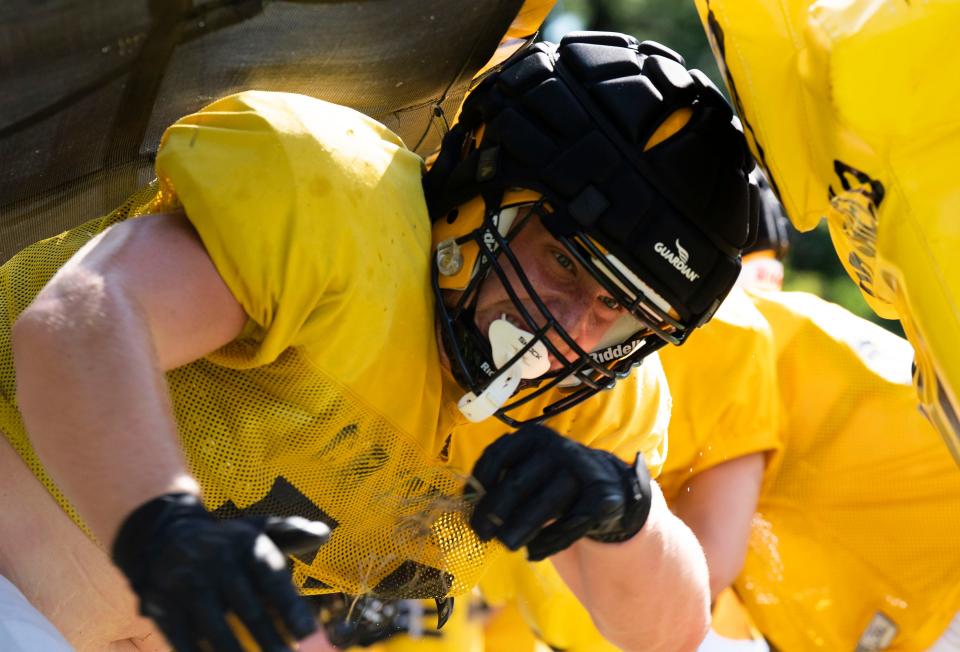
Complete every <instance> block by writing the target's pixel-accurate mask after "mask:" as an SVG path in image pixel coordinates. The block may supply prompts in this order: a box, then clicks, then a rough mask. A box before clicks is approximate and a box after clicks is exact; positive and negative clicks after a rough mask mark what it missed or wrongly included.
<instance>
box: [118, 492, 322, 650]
mask: <svg viewBox="0 0 960 652" xmlns="http://www.w3.org/2000/svg"><path fill="white" fill-rule="evenodd" d="M329 534H330V529H329V528H328V527H327V526H326V525H324V524H323V523H317V522H313V521H308V520H306V519H302V518H298V517H293V518H283V519H281V518H237V519H232V520H225V521H220V520H216V519H215V518H214V517H213V516H212V515H211V514H210V513H209V512H207V511H206V510H205V509H204V508H203V505H202V504H201V503H200V501H199V499H198V498H196V497H195V496H192V495H190V494H166V495H164V496H160V497H158V498H155V499H153V500H151V501H149V502H147V503H145V504H144V505H142V506H140V507H139V508H137V509H136V510H134V511H133V513H132V514H130V516H128V517H127V519H126V520H125V521H124V523H123V525H121V527H120V532H119V534H118V535H117V538H116V541H115V542H114V544H113V560H114V562H115V563H116V564H117V566H119V567H120V569H121V570H122V571H123V572H124V573H125V574H126V576H127V578H128V579H129V580H130V584H131V585H132V587H133V590H134V591H135V592H136V594H137V595H138V596H139V598H140V612H141V613H142V614H144V615H145V616H149V617H150V618H152V619H153V620H154V621H155V622H156V623H157V625H158V626H159V627H160V629H161V630H162V631H163V633H164V635H165V636H166V637H167V641H168V642H169V643H170V645H172V646H173V648H174V649H175V650H178V651H179V652H200V651H201V650H217V651H224V652H241V651H242V648H241V646H240V643H239V642H238V640H237V637H236V636H235V635H234V632H233V630H232V629H231V628H230V626H229V625H228V623H227V619H226V615H227V613H228V612H232V613H233V614H234V615H235V616H236V617H237V618H239V619H240V621H242V622H243V624H244V625H245V626H246V628H247V629H248V630H249V632H250V634H251V635H252V636H253V638H254V639H255V640H256V641H257V643H258V644H259V646H260V648H261V650H263V652H280V651H284V652H286V651H289V649H290V648H289V647H288V645H287V644H286V642H285V641H284V634H283V633H281V631H280V627H279V626H278V623H282V627H283V628H285V629H286V632H288V633H289V635H290V636H293V637H294V638H296V639H301V638H303V637H305V636H307V635H309V634H310V633H312V632H313V631H314V630H315V629H316V621H315V619H314V617H313V614H312V612H311V610H310V608H309V607H308V606H307V604H306V603H305V602H304V601H303V600H302V599H301V598H300V596H298V595H297V592H296V590H295V589H294V587H293V584H292V583H291V581H290V574H289V571H288V570H287V565H286V559H285V557H284V554H283V553H284V552H286V553H288V554H293V553H297V552H301V553H302V552H305V551H307V550H312V549H316V548H317V547H318V546H319V545H321V544H322V543H323V542H324V541H326V539H327V537H328V536H329ZM278 546H279V547H278ZM281 551H282V552H281Z"/></svg>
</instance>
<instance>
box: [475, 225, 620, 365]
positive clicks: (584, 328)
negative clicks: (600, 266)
mask: <svg viewBox="0 0 960 652" xmlns="http://www.w3.org/2000/svg"><path fill="white" fill-rule="evenodd" d="M510 248H511V250H512V251H513V253H514V255H515V256H516V258H517V261H518V262H519V263H520V266H521V268H522V269H523V272H524V274H525V275H526V277H527V279H528V280H529V282H530V284H531V286H532V287H533V288H534V289H535V290H536V292H537V296H539V298H540V300H541V301H542V302H543V303H544V304H545V305H546V307H547V309H548V310H549V311H550V314H552V315H553V317H554V319H556V320H557V321H558V322H559V324H560V326H561V327H563V329H564V330H565V331H566V332H567V334H569V335H570V336H571V337H572V338H573V339H574V340H575V341H576V342H577V344H578V345H579V346H580V348H582V349H583V350H585V351H591V350H593V349H594V348H595V347H596V346H597V344H598V343H599V342H600V339H601V337H602V336H603V335H604V333H606V332H607V330H608V329H609V328H610V326H611V325H612V324H613V322H614V321H616V320H617V319H618V318H619V317H621V315H622V314H623V312H624V311H623V308H622V307H621V306H620V305H619V304H618V303H617V302H616V301H614V300H613V299H612V298H611V297H610V296H609V294H607V293H606V291H604V290H603V288H602V287H601V286H600V284H599V283H598V282H597V281H596V280H595V279H594V278H593V277H592V276H591V275H590V274H589V273H588V272H587V271H586V270H585V269H583V268H581V267H580V266H579V265H578V264H577V262H576V261H575V260H573V257H572V256H571V255H570V252H568V251H567V250H566V249H565V248H564V247H563V245H561V244H560V243H559V242H558V241H557V240H556V239H555V238H554V237H553V236H552V235H550V233H549V231H547V230H546V228H544V226H543V225H542V224H541V222H540V220H539V219H536V218H532V219H529V220H527V221H526V223H525V224H524V225H523V226H522V227H521V228H520V231H519V232H518V233H517V234H516V235H515V236H514V237H513V239H512V240H511V242H510ZM501 261H502V262H503V263H504V270H505V272H506V275H507V278H508V279H509V280H510V283H511V285H512V286H513V288H514V289H515V291H516V293H517V295H518V298H519V299H520V302H521V303H522V304H523V306H524V308H526V310H527V311H528V312H529V313H530V314H531V315H534V316H537V315H540V314H541V313H540V311H539V310H538V309H537V307H536V305H535V303H534V301H533V300H532V299H531V298H530V296H529V293H528V292H527V291H526V289H525V288H524V286H523V284H522V283H521V282H520V281H519V280H518V278H517V274H516V271H515V270H514V268H513V267H512V266H511V265H510V264H509V263H508V262H507V261H506V260H505V259H504V258H503V257H501ZM503 316H506V319H507V320H508V321H510V322H512V323H513V324H514V325H515V326H517V327H518V328H521V329H523V330H530V328H529V326H528V325H527V324H526V323H525V322H524V320H523V319H521V317H520V314H519V311H518V310H517V307H516V305H515V304H514V302H513V300H512V299H511V298H510V296H509V295H508V294H507V291H506V290H505V289H504V286H503V284H502V283H501V282H500V281H499V279H498V278H497V277H496V275H495V274H492V273H491V274H490V275H489V276H488V278H487V279H486V280H485V281H484V283H483V284H482V285H481V286H480V290H479V293H478V295H477V303H476V313H475V317H476V324H477V328H479V329H480V332H481V333H483V334H484V335H486V334H487V332H488V330H489V328H490V324H491V323H493V321H494V320H496V319H499V318H500V317H503ZM551 333H552V334H551V335H550V340H551V341H552V342H553V343H554V344H555V345H556V347H557V349H558V350H559V351H560V352H561V353H562V354H564V356H565V357H568V358H570V357H572V356H571V355H569V353H570V347H569V346H567V344H566V343H565V342H564V341H563V340H562V339H561V338H560V337H559V336H558V335H556V334H555V333H553V332H552V331H551ZM559 367H560V362H559V361H557V360H555V359H553V360H551V369H557V368H559Z"/></svg>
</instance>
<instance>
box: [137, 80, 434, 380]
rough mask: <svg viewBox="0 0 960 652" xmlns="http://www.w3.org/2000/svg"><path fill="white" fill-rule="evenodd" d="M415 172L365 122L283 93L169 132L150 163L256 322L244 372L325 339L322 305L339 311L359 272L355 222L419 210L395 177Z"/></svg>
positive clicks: (247, 99)
mask: <svg viewBox="0 0 960 652" xmlns="http://www.w3.org/2000/svg"><path fill="white" fill-rule="evenodd" d="M420 165H421V162H420V159H419V158H418V157H417V156H416V155H414V154H412V153H410V152H409V151H407V150H406V149H405V148H404V147H403V143H402V142H400V140H399V139H398V138H397V137H396V136H395V135H394V134H393V133H392V132H390V131H389V130H388V129H386V128H385V127H383V126H382V125H380V124H379V123H377V122H375V121H373V120H371V119H370V118H367V117H366V116H363V115H362V114H360V113H357V112H355V111H353V110H351V109H348V108H345V107H341V106H337V105H333V104H329V103H326V102H322V101H320V100H315V99H312V98H307V97H304V96H299V95H292V94H287V93H267V92H257V91H250V92H245V93H241V94H238V95H233V96H230V97H226V98H224V99H221V100H218V101H216V102H214V103H213V104H211V105H209V106H207V107H206V108H204V109H203V110H201V111H200V112H198V113H195V114H192V115H189V116H186V117H185V118H182V119H181V120H179V121H177V122H176V123H175V124H174V125H173V126H171V127H170V128H169V129H168V130H167V131H166V133H165V134H164V136H163V140H162V143H161V147H160V150H159V153H158V155H157V163H156V167H157V175H158V178H159V180H160V184H161V192H163V193H167V194H172V195H175V196H176V197H177V198H178V199H179V201H180V202H181V203H182V205H183V207H184V209H185V211H186V214H187V216H188V218H189V219H190V221H191V222H192V224H193V226H194V227H195V228H196V230H197V232H198V233H199V235H200V237H201V239H202V240H203V244H204V247H205V248H206V250H207V252H208V253H209V255H210V257H211V259H212V260H213V262H214V265H215V266H216V268H217V270H218V272H219V273H220V275H221V276H222V277H223V279H224V281H225V282H226V284H227V286H228V287H229V288H230V290H231V292H232V293H233V295H234V296H235V297H236V299H237V300H238V301H239V302H240V304H241V305H242V306H243V308H244V310H245V311H246V312H247V314H248V315H249V317H250V319H251V321H252V322H253V324H255V326H254V327H253V328H252V329H251V330H252V331H253V339H254V340H255V341H256V345H255V346H253V347H250V349H249V351H247V358H248V359H247V360H246V361H245V363H246V364H249V365H263V364H267V363H269V362H272V361H273V360H275V359H276V358H277V356H278V355H279V354H280V353H281V352H282V351H283V350H284V349H286V348H287V347H290V346H296V345H301V344H305V343H307V342H305V341H304V340H305V339H308V338H319V337H320V336H321V331H322V330H323V329H322V328H319V327H317V326H318V324H317V322H318V319H317V317H318V314H320V313H322V311H323V308H324V305H325V303H333V302H334V301H335V300H336V301H337V302H338V303H339V304H340V305H343V304H344V302H342V301H340V299H342V298H343V296H344V295H345V294H347V295H349V294H350V293H352V292H353V291H354V290H355V287H354V285H355V279H357V278H358V277H359V278H362V277H363V276H362V274H359V275H358V274H356V272H357V266H358V265H359V264H361V262H360V259H363V258H365V259H369V257H370V252H362V251H361V248H362V247H363V246H364V245H365V244H368V243H367V242H365V241H364V240H359V239H358V238H356V237H354V234H355V233H357V232H358V231H359V227H361V226H363V224H362V222H363V221H364V220H367V221H369V220H371V219H374V218H373V217H369V216H377V215H380V216H382V215H385V214H386V215H390V214H391V213H394V212H396V209H395V207H396V206H398V205H409V204H410V203H411V202H413V204H414V205H415V206H421V207H422V205H423V200H422V193H420V194H421V196H420V197H419V198H418V197H417V193H419V188H415V189H414V190H413V191H411V190H410V189H408V188H406V187H404V186H403V185H402V184H401V183H398V182H396V181H395V179H396V178H406V177H411V176H412V178H413V179H414V180H419V177H420V175H419V166H420ZM398 173H405V174H398ZM411 173H412V174H411ZM357 222H361V224H359V225H358V224H356V223H357ZM425 235H426V234H425ZM426 244H427V241H426V240H424V242H422V243H420V248H423V247H424V246H426ZM370 246H371V247H373V246H374V245H373V244H370ZM415 251H416V249H414V251H408V252H407V254H406V255H407V256H411V255H414V254H415ZM361 253H364V254H365V255H363V256H361V255H359V254H361ZM424 253H425V252H424ZM340 317H341V318H342V317H343V315H340ZM328 319H329V316H328ZM357 321H358V322H360V321H361V320H357ZM359 325H360V324H358V326H359ZM235 352H236V348H235V350H234V353H235Z"/></svg>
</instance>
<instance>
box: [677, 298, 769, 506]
mask: <svg viewBox="0 0 960 652" xmlns="http://www.w3.org/2000/svg"><path fill="white" fill-rule="evenodd" d="M661 358H662V360H663V366H664V369H665V370H666V373H667V379H668V381H669V383H670V388H671V392H672V393H673V396H674V410H673V414H672V416H671V420H670V451H669V454H668V456H667V460H666V464H665V465H664V468H663V473H662V475H661V476H660V487H661V489H663V495H664V497H665V498H666V499H667V503H668V504H670V503H671V502H673V500H674V499H675V498H676V497H677V495H678V494H679V493H680V492H681V491H683V490H684V485H685V484H686V483H687V482H688V481H689V480H690V479H691V478H692V477H693V476H695V475H697V474H698V473H702V472H704V471H706V470H707V469H710V468H712V467H714V466H716V465H718V464H722V463H723V462H727V461H729V460H732V459H736V458H738V457H742V456H744V455H749V454H751V453H760V452H764V453H770V452H772V451H775V450H777V449H779V447H780V432H779V412H780V407H779V398H778V395H777V376H776V353H775V351H774V344H773V335H772V334H771V332H770V327H769V325H768V324H767V321H766V320H765V319H764V318H763V315H761V314H760V313H759V311H758V310H757V309H756V308H755V307H754V306H753V303H752V302H751V301H750V299H749V298H748V297H747V295H745V294H744V293H743V292H741V291H740V290H734V291H733V292H731V293H730V295H729V296H728V297H727V299H726V300H725V301H724V302H723V304H722V305H721V306H720V310H718V311H717V314H716V315H715V316H714V318H713V319H712V320H710V322H709V323H707V324H706V325H704V326H703V327H702V328H700V329H698V330H697V332H696V333H694V334H693V335H691V336H690V338H689V339H688V340H687V342H686V343H684V345H683V346H682V347H680V348H671V349H667V350H663V351H661Z"/></svg>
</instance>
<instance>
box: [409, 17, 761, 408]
mask: <svg viewBox="0 0 960 652" xmlns="http://www.w3.org/2000/svg"><path fill="white" fill-rule="evenodd" d="M753 167H754V164H753V159H752V157H751V155H750V152H749V150H748V149H747V145H746V142H745V141H744V138H743V133H742V129H741V127H740V123H739V121H738V120H737V118H736V117H735V116H734V115H733V112H732V110H731V108H730V106H729V105H728V104H727V102H726V101H725V100H724V98H723V96H722V95H721V94H720V92H719V91H718V90H717V88H716V87H715V86H714V85H713V84H712V83H711V82H710V81H709V80H708V79H707V77H706V76H705V75H703V73H701V72H700V71H697V70H687V68H686V67H685V64H684V61H683V59H682V58H681V57H680V55H678V54H677V53H675V52H673V51H672V50H670V49H668V48H666V47H664V46H662V45H659V44H657V43H653V42H650V41H645V42H643V43H640V42H638V41H637V40H636V39H634V38H633V37H631V36H627V35H624V34H617V33H611V32H576V33H571V34H568V35H567V36H566V37H564V38H563V39H562V40H561V42H560V43H559V44H556V45H555V44H551V43H543V42H541V43H537V44H535V45H533V46H530V47H528V48H527V49H525V50H523V51H522V52H520V53H518V55H515V56H514V57H513V58H511V59H510V60H508V61H507V62H506V63H505V64H504V65H503V66H501V67H500V68H499V69H497V70H495V71H493V72H492V73H491V74H489V75H488V76H486V77H485V78H484V79H483V81H481V82H480V83H479V84H478V85H477V87H476V88H475V89H474V90H473V91H472V92H471V93H470V94H469V95H468V97H467V99H466V101H465V102H464V105H463V108H462V110H461V114H460V116H459V119H458V121H457V123H456V125H454V127H453V128H452V129H451V130H450V132H449V133H448V134H447V135H446V137H445V138H444V141H443V145H442V147H441V149H440V153H439V154H438V156H437V158H436V160H435V162H434V164H433V166H432V167H431V169H430V171H429V172H428V173H427V175H426V176H425V178H424V190H425V195H426V199H427V205H428V208H429V211H430V215H431V219H432V221H433V230H434V234H433V235H434V255H435V259H434V262H433V286H434V291H435V293H436V297H437V308H438V313H439V322H440V332H441V337H442V340H443V346H444V350H445V352H446V354H447V357H448V358H449V360H450V365H451V369H452V372H453V374H454V376H455V377H456V379H457V381H458V382H459V383H460V384H461V385H462V386H463V387H464V389H465V390H467V393H466V394H465V395H464V397H463V398H462V399H461V401H460V409H461V411H463V412H464V414H466V415H467V417H468V418H470V419H471V420H475V421H480V420H483V419H485V418H487V417H488V416H490V415H496V416H497V417H499V418H500V419H501V420H503V421H505V422H506V423H508V424H510V425H514V426H516V425H519V424H520V423H521V422H520V421H518V420H516V419H514V418H513V417H512V416H511V412H512V411H513V410H515V409H516V408H517V407H519V406H520V405H522V404H525V403H527V402H529V401H532V400H534V399H536V398H538V397H541V396H543V395H544V394H545V393H547V392H554V394H551V396H556V399H555V400H552V401H549V402H547V403H545V404H544V406H543V407H542V408H541V409H540V410H539V411H538V414H537V415H536V416H535V417H533V418H528V419H526V421H535V420H542V419H544V418H546V417H549V416H551V415H553V414H556V413H558V412H560V411H562V410H565V409H568V408H570V407H572V406H574V405H576V404H578V403H580V402H581V401H583V400H585V399H587V398H589V397H590V396H592V395H593V394H595V393H596V392H597V391H599V390H601V389H605V388H610V387H612V386H613V384H614V383H615V382H616V380H617V379H618V378H621V377H624V376H625V375H627V374H628V373H629V372H630V369H631V367H632V366H634V365H636V364H639V363H640V362H641V360H642V359H643V358H644V357H645V356H647V355H649V354H650V353H651V352H653V351H655V350H656V349H658V348H660V347H661V346H663V345H664V344H665V343H672V344H680V343H682V342H683V341H684V340H685V339H686V338H687V337H688V335H689V334H690V332H691V331H692V330H693V329H694V328H696V327H697V326H699V325H701V324H703V323H704V322H706V321H707V320H708V319H709V318H710V317H711V316H712V315H713V313H714V311H715V310H716V309H717V307H718V306H719V305H720V302H721V301H722V300H723V298H724V297H725V296H726V294H727V293H728V292H729V290H730V289H731V288H732V287H733V284H734V282H735V280H736V278H737V274H738V272H739V270H740V255H741V252H742V250H743V248H744V247H746V246H747V245H749V244H750V243H751V242H752V239H753V237H754V232H755V229H756V203H757V201H756V196H755V184H754V182H753V180H752V179H751V177H750V172H751V170H752V169H753ZM533 219H537V220H540V221H541V223H542V224H543V226H544V227H545V228H546V229H547V230H548V231H549V233H550V234H551V235H552V236H553V237H554V238H556V240H557V241H558V242H559V243H560V245H562V247H563V248H564V249H565V250H566V252H568V253H569V257H570V258H571V260H573V261H575V263H576V265H577V266H578V267H579V268H582V269H584V270H586V271H587V272H588V273H589V274H590V275H591V276H592V277H593V278H594V279H595V280H596V281H597V283H599V285H600V286H601V287H602V288H603V290H604V292H605V293H607V294H608V295H609V297H610V298H612V299H613V300H614V301H615V302H616V303H617V304H618V305H619V306H620V307H621V308H622V311H623V316H622V317H621V318H619V319H618V320H617V322H616V323H614V324H613V326H611V327H610V328H609V329H608V330H607V332H605V333H603V335H602V337H601V338H600V343H599V344H598V345H597V346H595V347H593V348H592V350H589V351H587V350H584V349H583V348H582V347H581V346H579V344H578V343H577V341H576V340H575V339H574V338H573V337H572V336H571V335H570V334H569V333H567V332H566V331H565V330H564V328H563V326H562V325H561V324H560V323H559V321H558V320H557V319H555V318H554V316H553V315H552V314H551V313H550V310H549V309H548V308H547V306H546V305H545V304H544V302H543V301H541V300H540V299H539V297H538V295H537V289H536V288H535V287H533V285H532V284H531V283H530V281H529V279H528V278H527V277H526V275H525V274H524V272H523V269H522V268H521V265H520V264H519V263H518V260H517V256H516V252H515V251H513V249H512V248H511V241H512V240H513V238H514V237H515V235H516V234H517V233H518V232H519V231H520V230H521V229H522V228H523V227H524V224H527V223H528V222H529V220H533ZM508 269H509V270H510V273H509V274H508V273H507V270H508ZM511 278H512V279H513V280H512V281H511ZM484 283H502V284H504V287H505V289H506V291H507V293H508V294H509V295H510V297H511V299H512V301H513V303H514V304H515V306H516V312H517V314H518V315H519V317H520V320H521V321H522V322H523V323H522V324H517V323H511V322H510V321H508V320H506V319H504V320H496V321H495V322H494V323H493V324H492V325H491V326H490V327H489V329H488V332H480V329H479V328H478V327H477V324H476V323H475V319H474V316H475V313H474V309H475V307H476V299H477V295H478V292H479V289H480V288H481V286H482V284H484ZM521 286H522V287H521ZM448 290H455V291H456V292H453V293H451V292H448ZM520 295H523V296H525V297H527V298H528V301H527V303H526V305H524V304H523V303H522V302H521V300H520V298H519V296H520ZM452 297H455V298H452ZM558 343H562V345H561V346H558ZM561 348H562V349H563V350H561ZM548 357H550V358H553V359H554V360H555V361H558V362H559V363H560V364H559V365H557V364H551V363H550V362H548V361H547V358H548ZM558 367H559V368H558ZM555 390H557V391H555Z"/></svg>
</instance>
